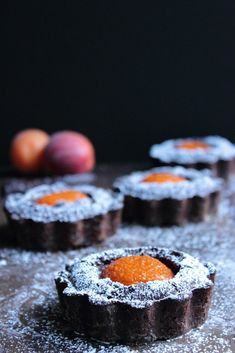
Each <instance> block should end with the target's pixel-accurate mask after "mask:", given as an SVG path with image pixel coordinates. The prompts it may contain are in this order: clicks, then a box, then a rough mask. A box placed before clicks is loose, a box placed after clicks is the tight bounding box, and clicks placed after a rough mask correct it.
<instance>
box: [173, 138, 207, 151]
mask: <svg viewBox="0 0 235 353" xmlns="http://www.w3.org/2000/svg"><path fill="white" fill-rule="evenodd" d="M176 147H177V148H182V149H186V150H197V149H207V148H209V145H208V144H207V143H205V142H202V141H197V140H188V141H185V142H182V143H180V144H178V145H177V146H176Z"/></svg>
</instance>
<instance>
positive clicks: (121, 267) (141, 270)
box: [102, 255, 174, 286]
mask: <svg viewBox="0 0 235 353" xmlns="http://www.w3.org/2000/svg"><path fill="white" fill-rule="evenodd" d="M102 277H103V278H106V277H108V278H110V279H111V280H112V281H113V282H119V283H122V284H124V285H126V286H129V285H131V284H137V283H141V282H143V283H146V282H149V281H164V280H168V279H171V278H173V277H174V273H173V272H172V270H171V269H170V268H169V267H167V266H166V265H164V264H163V263H162V262H161V261H160V260H157V259H155V258H154V257H151V256H147V255H144V256H126V257H121V258H119V259H117V260H114V261H112V262H111V263H110V264H109V265H107V266H106V267H105V268H104V270H103V272H102Z"/></svg>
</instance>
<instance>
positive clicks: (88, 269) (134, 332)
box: [55, 247, 215, 343]
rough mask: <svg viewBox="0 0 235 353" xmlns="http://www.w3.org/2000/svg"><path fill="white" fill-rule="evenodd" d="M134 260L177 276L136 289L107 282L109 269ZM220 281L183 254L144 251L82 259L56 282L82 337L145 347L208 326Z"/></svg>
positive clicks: (112, 252) (66, 312) (212, 271)
mask: <svg viewBox="0 0 235 353" xmlns="http://www.w3.org/2000/svg"><path fill="white" fill-rule="evenodd" d="M130 256H133V257H140V256H147V257H151V258H154V259H158V260H160V262H161V263H162V264H163V266H165V267H168V269H170V270H171V271H172V273H173V277H172V278H170V279H167V280H153V281H149V282H145V283H143V282H139V283H137V284H132V285H124V284H123V283H120V282H117V281H116V282H114V281H112V280H111V279H110V278H109V277H106V278H104V277H103V272H104V268H106V266H109V264H110V263H111V264H112V263H113V261H115V260H116V259H120V258H123V257H130ZM134 270H135V269H134ZM150 270H151V271H152V268H151V269H150ZM151 273H152V272H151ZM116 274H117V271H116V272H115V275H116ZM214 277H215V268H214V266H213V265H212V264H209V263H207V264H202V263H200V262H199V261H198V260H197V259H195V258H193V257H191V256H190V255H188V254H185V253H183V252H179V251H173V250H168V249H159V248H153V247H143V248H126V249H115V250H109V251H105V252H102V253H99V254H92V255H89V256H87V257H85V258H83V259H77V260H75V261H74V263H73V264H72V265H70V266H67V267H66V270H65V271H62V272H60V273H58V275H57V276H56V278H55V282H56V287H57V291H58V295H59V300H60V304H61V307H62V310H63V313H64V316H65V318H66V320H67V322H68V325H69V326H70V327H71V328H72V329H73V330H74V331H76V332H77V333H78V334H81V335H85V336H87V337H91V338H93V339H96V340H100V341H106V342H122V343H143V342H151V341H154V340H158V339H169V338H173V337H176V336H179V335H182V334H184V333H186V332H187V331H189V330H191V329H192V328H195V327H198V326H200V325H202V324H203V323H204V322H205V320H206V318H207V314H208V309H209V305H210V301H211V294H212V288H213V283H214Z"/></svg>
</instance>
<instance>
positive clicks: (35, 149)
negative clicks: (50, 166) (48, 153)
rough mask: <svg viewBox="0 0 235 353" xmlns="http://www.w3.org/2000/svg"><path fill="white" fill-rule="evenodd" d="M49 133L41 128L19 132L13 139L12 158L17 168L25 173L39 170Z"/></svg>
mask: <svg viewBox="0 0 235 353" xmlns="http://www.w3.org/2000/svg"><path fill="white" fill-rule="evenodd" d="M48 141H49V135H48V134H47V133H46V132H45V131H42V130H39V129H27V130H23V131H21V132H19V133H18V134H17V135H16V136H15V137H14V138H13V140H12V143H11V146H10V158H11V161H12V164H13V165H14V166H15V168H16V169H17V170H18V171H20V172H21V173H24V174H34V173H37V172H39V171H40V170H41V169H42V166H43V159H44V150H45V147H46V146H47V144H48Z"/></svg>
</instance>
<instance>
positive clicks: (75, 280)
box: [55, 247, 215, 308]
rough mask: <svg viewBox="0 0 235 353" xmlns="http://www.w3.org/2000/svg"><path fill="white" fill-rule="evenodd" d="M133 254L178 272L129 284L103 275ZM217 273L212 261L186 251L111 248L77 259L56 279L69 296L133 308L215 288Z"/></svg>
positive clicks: (151, 248) (93, 302)
mask: <svg viewBox="0 0 235 353" xmlns="http://www.w3.org/2000/svg"><path fill="white" fill-rule="evenodd" d="M130 255H149V256H152V257H155V258H157V259H159V260H160V261H162V262H163V263H165V264H167V266H168V267H169V268H171V269H172V271H173V272H174V273H175V275H174V277H173V278H172V279H169V280H165V281H151V282H147V283H138V284H135V285H129V286H126V285H123V284H122V283H118V282H113V281H112V280H111V279H109V278H102V277H101V273H102V269H103V267H104V265H106V264H108V263H110V262H111V261H112V260H115V259H117V258H120V257H123V256H130ZM214 274H215V268H214V266H213V265H212V264H209V263H208V264H202V263H201V262H199V260H197V259H196V258H193V257H192V256H190V255H188V254H186V253H183V252H180V251H175V250H169V249H159V248H153V247H141V248H126V249H115V250H108V251H104V252H102V253H99V254H92V255H89V256H87V257H85V258H83V259H77V260H75V261H74V262H73V264H72V265H70V266H68V267H67V269H66V270H65V271H62V272H60V273H58V274H57V276H56V279H55V280H56V282H57V283H60V284H62V285H63V295H64V296H65V297H66V296H67V297H71V296H72V297H73V298H74V297H77V298H80V297H83V296H84V295H86V296H88V300H89V302H90V303H91V304H93V305H108V304H126V305H129V306H130V307H133V308H146V307H149V306H152V305H153V304H154V303H156V302H159V301H162V300H165V299H172V300H179V301H183V300H186V299H188V298H190V297H191V296H192V293H193V291H194V290H196V289H203V288H204V289H205V288H210V287H212V286H213V281H212V279H211V277H212V276H213V275H214Z"/></svg>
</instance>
